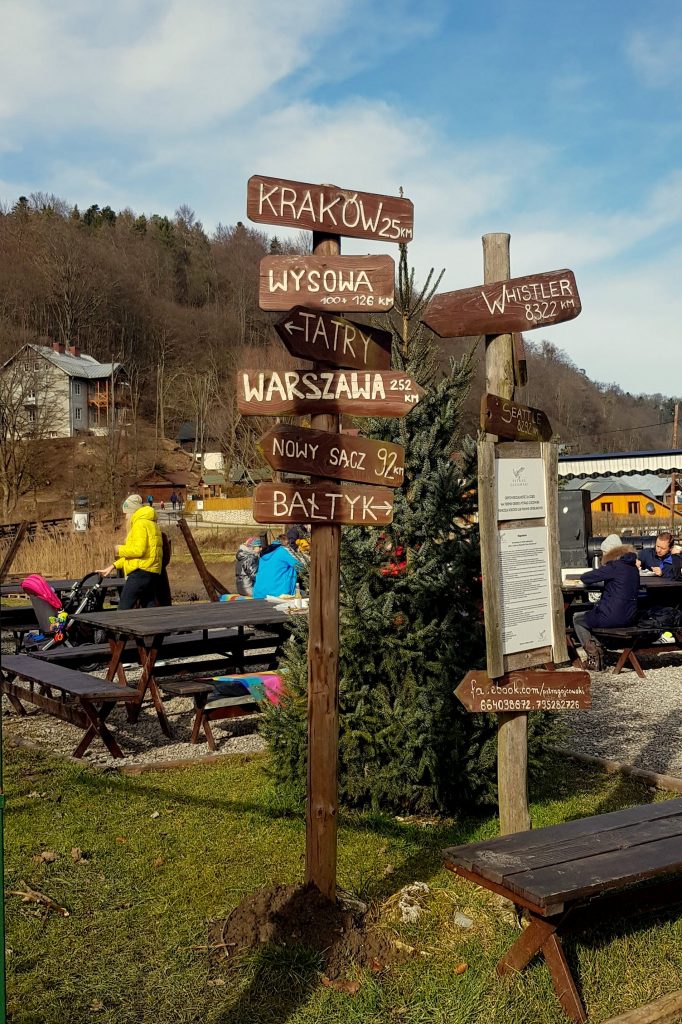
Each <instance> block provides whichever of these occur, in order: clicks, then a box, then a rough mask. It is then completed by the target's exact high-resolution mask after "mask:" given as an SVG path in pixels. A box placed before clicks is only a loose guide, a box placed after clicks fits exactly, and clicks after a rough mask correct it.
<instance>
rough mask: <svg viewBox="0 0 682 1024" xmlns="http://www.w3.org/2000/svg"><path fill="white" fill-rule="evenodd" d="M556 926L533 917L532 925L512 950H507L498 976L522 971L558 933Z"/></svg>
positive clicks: (498, 966)
mask: <svg viewBox="0 0 682 1024" xmlns="http://www.w3.org/2000/svg"><path fill="white" fill-rule="evenodd" d="M556 928H557V926H556V924H555V923H554V922H552V921H545V920H543V918H541V917H535V916H531V923H530V924H529V925H528V927H527V928H526V929H525V930H524V932H523V933H522V934H521V935H520V936H519V937H518V939H517V940H516V942H515V943H514V945H513V946H512V947H511V949H509V950H507V952H506V953H505V954H504V956H503V957H502V959H501V960H500V962H499V963H498V965H497V973H498V974H508V973H509V971H522V970H523V968H524V967H525V966H526V965H527V964H529V963H530V962H531V960H532V959H533V957H534V956H536V955H537V954H538V953H539V952H540V950H541V949H542V947H543V945H544V943H545V942H546V941H547V939H548V938H549V937H550V936H551V935H553V934H554V932H555V931H556Z"/></svg>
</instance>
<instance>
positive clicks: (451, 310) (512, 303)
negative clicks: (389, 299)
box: [422, 270, 582, 338]
mask: <svg viewBox="0 0 682 1024" xmlns="http://www.w3.org/2000/svg"><path fill="white" fill-rule="evenodd" d="M581 309H582V306H581V303H580V296H579V295H578V289H577V287H576V283H575V276H574V274H573V271H572V270H553V271H549V272H548V273H545V274H532V275H531V276H529V277H513V278H510V280H509V281H498V282H497V283H495V284H484V285H479V286H478V287H477V288H462V289H460V290H459V291H455V292H443V293H442V294H441V295H436V296H434V298H433V299H431V302H430V303H429V304H428V306H427V307H426V311H425V313H424V316H423V317H422V322H423V323H425V324H426V326H427V327H430V328H431V330H432V331H434V332H435V333H436V334H437V335H439V337H441V338H462V337H467V336H469V335H475V334H511V333H512V332H513V331H532V330H533V328H535V327H547V326H549V325H550V324H558V323H561V322H562V321H563V320H573V319H574V318H575V317H576V316H577V315H578V313H580V310H581Z"/></svg>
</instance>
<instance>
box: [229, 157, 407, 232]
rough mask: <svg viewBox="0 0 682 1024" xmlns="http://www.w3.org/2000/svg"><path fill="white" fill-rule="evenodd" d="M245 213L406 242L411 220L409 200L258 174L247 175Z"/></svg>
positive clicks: (259, 218) (266, 221) (274, 221)
mask: <svg viewBox="0 0 682 1024" xmlns="http://www.w3.org/2000/svg"><path fill="white" fill-rule="evenodd" d="M246 211H247V215H248V217H249V218H250V220H253V221H256V222H257V223H259V224H282V225H283V226H285V227H290V228H303V229H304V230H306V231H324V232H326V233H328V234H332V235H347V236H350V237H351V238H376V239H377V240H378V241H380V242H409V241H411V239H412V228H413V222H414V207H413V205H412V202H411V200H409V199H399V198H398V197H397V196H381V195H375V194H374V193H371V192H353V191H351V190H350V189H341V188H339V187H338V186H337V185H309V184H307V183H306V182H304V181H286V180H285V179H284V178H264V177H262V176H261V175H259V174H254V175H253V176H252V177H251V178H249V183H248V188H247V197H246Z"/></svg>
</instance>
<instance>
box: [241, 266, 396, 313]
mask: <svg viewBox="0 0 682 1024" xmlns="http://www.w3.org/2000/svg"><path fill="white" fill-rule="evenodd" d="M394 278H395V264H394V263H393V260H392V259H391V257H390V256H264V257H263V259H262V260H261V261H260V279H259V289H258V302H259V304H260V308H261V309H291V307H292V306H296V305H298V304H301V305H304V306H309V307H312V308H313V309H327V308H332V309H333V308H334V307H337V306H338V307H339V309H343V310H347V309H358V310H367V309H372V310H378V309H391V307H392V306H393V291H394Z"/></svg>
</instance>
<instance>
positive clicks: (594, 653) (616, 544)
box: [573, 533, 639, 672]
mask: <svg viewBox="0 0 682 1024" xmlns="http://www.w3.org/2000/svg"><path fill="white" fill-rule="evenodd" d="M601 549H602V552H603V554H602V564H601V566H600V567H599V569H591V570H590V571H589V572H586V573H583V575H582V576H581V577H580V579H581V581H582V582H583V583H584V584H585V586H588V587H591V586H593V585H594V584H595V583H603V584H604V592H603V593H602V596H601V599H600V600H599V601H598V602H597V603H596V604H595V606H594V608H590V610H589V611H588V612H578V614H577V615H574V616H573V628H574V629H575V632H576V636H577V637H578V640H579V641H580V643H581V644H582V648H583V650H584V651H585V654H586V655H587V668H588V669H590V670H591V671H593V672H601V670H602V669H603V668H604V649H603V647H602V645H601V644H600V643H599V641H598V640H597V639H596V638H595V637H594V636H593V635H592V632H591V630H592V629H608V628H611V627H614V626H629V625H630V623H631V622H634V620H635V618H636V617H637V594H638V592H639V569H638V568H637V555H636V552H635V549H634V548H633V547H632V546H631V545H630V544H623V543H622V541H621V539H620V537H619V536H618V535H617V534H615V533H612V534H610V535H609V536H608V537H606V538H605V539H604V540H603V541H602V543H601Z"/></svg>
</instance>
